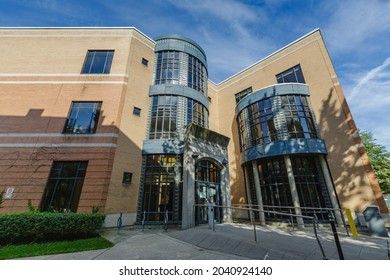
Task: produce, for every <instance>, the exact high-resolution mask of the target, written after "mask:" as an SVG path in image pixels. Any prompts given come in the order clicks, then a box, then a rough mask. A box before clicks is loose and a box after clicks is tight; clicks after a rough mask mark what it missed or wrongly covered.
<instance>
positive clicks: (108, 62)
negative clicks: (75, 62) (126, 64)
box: [81, 50, 115, 75]
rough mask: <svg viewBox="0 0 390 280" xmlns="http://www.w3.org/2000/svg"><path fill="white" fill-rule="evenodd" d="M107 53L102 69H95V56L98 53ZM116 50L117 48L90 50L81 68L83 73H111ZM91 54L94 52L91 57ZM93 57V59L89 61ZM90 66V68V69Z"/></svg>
mask: <svg viewBox="0 0 390 280" xmlns="http://www.w3.org/2000/svg"><path fill="white" fill-rule="evenodd" d="M104 52H105V53H106V57H105V61H104V65H103V68H102V70H101V71H93V72H91V71H92V70H93V69H94V67H96V66H97V65H95V66H94V63H95V58H96V54H97V53H104ZM114 52H115V50H88V51H87V54H86V56H85V59H84V63H83V67H82V68H81V74H83V75H89V74H90V75H97V74H100V75H107V74H110V71H111V66H112V61H113V60H114ZM90 54H93V56H92V58H90ZM90 59H91V61H89V60H90ZM88 68H89V69H88Z"/></svg>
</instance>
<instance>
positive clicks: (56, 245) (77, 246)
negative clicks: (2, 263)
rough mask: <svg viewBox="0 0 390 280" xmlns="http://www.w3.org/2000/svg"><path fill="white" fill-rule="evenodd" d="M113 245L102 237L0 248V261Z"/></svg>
mask: <svg viewBox="0 0 390 280" xmlns="http://www.w3.org/2000/svg"><path fill="white" fill-rule="evenodd" d="M112 246H113V244H112V243H111V242H110V241H108V240H107V239H104V238H103V237H94V238H89V239H79V240H73V241H59V242H50V243H31V244H21V245H7V246H0V260H6V259H15V258H24V257H32V256H42V255H52V254H63V253H73V252H81V251H89V250H97V249H104V248H109V247H112Z"/></svg>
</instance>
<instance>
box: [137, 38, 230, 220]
mask: <svg viewBox="0 0 390 280" xmlns="http://www.w3.org/2000/svg"><path fill="white" fill-rule="evenodd" d="M155 41H156V45H155V63H154V72H153V84H152V85H151V87H150V91H149V96H150V103H149V121H148V127H147V137H146V139H147V140H145V141H144V145H143V151H142V152H143V172H142V173H143V175H142V181H141V188H140V194H139V200H138V212H137V221H138V222H141V221H144V222H147V223H157V224H158V223H162V222H164V219H165V220H166V218H167V217H168V221H169V222H170V223H177V224H182V225H184V227H186V224H188V225H191V226H192V225H193V223H194V222H202V221H203V220H204V219H205V218H204V215H203V216H202V213H203V212H202V211H203V210H202V209H200V210H197V211H196V213H192V212H193V211H192V210H191V209H193V208H194V204H196V203H200V202H202V203H203V202H204V203H205V202H206V201H200V198H201V197H203V196H202V195H204V197H205V198H207V199H208V200H210V201H211V200H212V202H213V203H217V204H221V205H222V201H225V200H223V199H222V195H225V193H224V192H223V191H222V190H221V176H219V177H218V181H217V182H214V181H216V180H217V179H216V177H213V178H211V179H210V178H207V179H206V181H205V183H204V184H203V185H202V187H200V186H199V187H198V182H200V181H202V180H200V179H199V180H198V179H197V175H195V173H196V174H203V173H204V172H203V169H205V168H206V169H207V170H208V168H210V169H212V170H214V169H215V170H218V174H220V172H221V170H226V167H225V166H224V165H223V164H222V162H224V160H225V161H226V159H227V152H226V154H224V153H222V154H219V155H217V156H215V155H213V154H210V153H212V150H213V148H212V147H211V146H212V145H210V146H208V144H215V143H213V142H215V141H217V142H218V141H219V142H221V143H220V144H222V145H226V146H227V142H228V139H225V138H226V137H223V136H221V135H219V136H218V137H211V135H214V136H215V135H217V133H215V132H212V131H210V130H208V123H209V120H208V118H209V112H208V105H209V104H208V96H207V81H208V75H207V59H206V54H205V52H204V51H203V49H202V48H201V47H200V46H199V45H198V44H197V43H195V42H194V41H192V40H190V39H188V38H185V37H182V36H177V35H170V36H160V37H158V38H156V39H155ZM203 138H205V139H203ZM201 140H202V141H203V143H204V142H205V141H206V145H203V147H202V148H200V146H199V145H197V141H201ZM225 142H226V143H225ZM217 144H218V143H217ZM225 148H226V147H225ZM206 158H207V160H206ZM192 161H193V162H192ZM205 165H207V167H205ZM193 169H195V170H193ZM216 172H217V171H216ZM222 173H227V172H222ZM208 174H209V173H208ZM199 176H200V175H199ZM202 178H203V177H202ZM202 182H203V181H202ZM199 185H200V183H199ZM203 187H204V188H203ZM199 190H204V191H203V192H204V193H202V194H199ZM225 203H226V202H225ZM200 212H202V213H200ZM183 214H184V216H185V217H184V216H183ZM216 215H219V216H218V217H216V218H217V220H222V219H223V213H222V211H220V213H218V214H216ZM202 217H203V218H202ZM202 219H203V220H202ZM182 221H184V224H183V223H182Z"/></svg>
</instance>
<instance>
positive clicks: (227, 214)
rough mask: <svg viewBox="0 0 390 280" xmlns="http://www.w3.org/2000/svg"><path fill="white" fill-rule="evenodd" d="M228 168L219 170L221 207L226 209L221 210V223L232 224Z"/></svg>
mask: <svg viewBox="0 0 390 280" xmlns="http://www.w3.org/2000/svg"><path fill="white" fill-rule="evenodd" d="M228 168H229V166H228V165H226V166H224V167H223V168H222V169H221V197H222V206H226V207H227V208H222V209H221V210H222V213H223V222H224V223H232V222H233V218H232V209H231V208H230V207H231V206H232V203H231V199H230V180H229V169H228Z"/></svg>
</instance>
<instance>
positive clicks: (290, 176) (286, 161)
mask: <svg viewBox="0 0 390 280" xmlns="http://www.w3.org/2000/svg"><path fill="white" fill-rule="evenodd" d="M284 164H285V165H286V169H287V176H288V183H289V185H290V191H291V197H292V201H293V204H294V208H295V214H296V215H302V211H301V204H300V203H299V196H298V192H297V186H296V185H295V179H294V172H293V169H292V164H291V159H290V156H289V155H285V156H284ZM297 223H298V227H299V228H304V227H305V225H304V222H303V218H302V217H297Z"/></svg>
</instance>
